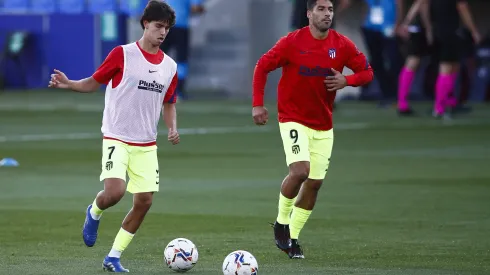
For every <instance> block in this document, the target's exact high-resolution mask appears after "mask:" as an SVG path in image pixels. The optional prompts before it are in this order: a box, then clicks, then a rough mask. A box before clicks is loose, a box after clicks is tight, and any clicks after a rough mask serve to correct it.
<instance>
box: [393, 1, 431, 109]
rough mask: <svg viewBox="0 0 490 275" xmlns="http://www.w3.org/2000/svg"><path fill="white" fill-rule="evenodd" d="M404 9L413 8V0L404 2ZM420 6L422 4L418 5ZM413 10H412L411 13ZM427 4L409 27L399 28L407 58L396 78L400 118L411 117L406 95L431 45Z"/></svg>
mask: <svg viewBox="0 0 490 275" xmlns="http://www.w3.org/2000/svg"><path fill="white" fill-rule="evenodd" d="M403 2H404V3H403V4H404V8H405V9H406V10H407V11H408V10H409V9H410V7H412V6H413V4H414V2H415V1H413V0H404V1H403ZM420 4H422V3H420ZM413 11H414V10H412V12H413ZM429 20H430V19H429V7H428V3H424V6H423V7H421V9H420V15H417V16H415V17H414V21H413V22H411V23H410V25H406V26H405V25H403V24H402V26H401V27H400V28H399V35H400V36H401V37H402V38H404V40H406V43H407V58H406V59H405V65H404V67H403V69H402V70H401V72H400V75H399V77H398V108H397V109H398V114H400V115H402V116H409V115H413V114H414V112H413V109H412V108H411V107H410V105H409V102H408V95H409V93H410V89H411V88H412V82H413V80H414V78H415V73H416V72H417V70H418V69H419V66H420V61H421V59H422V57H424V56H426V55H429V52H430V46H431V45H432V43H433V34H432V27H431V26H430V21H429Z"/></svg>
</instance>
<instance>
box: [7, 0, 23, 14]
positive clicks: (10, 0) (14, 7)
mask: <svg viewBox="0 0 490 275" xmlns="http://www.w3.org/2000/svg"><path fill="white" fill-rule="evenodd" d="M1 3H2V2H1V1H0V4H1ZM28 8H29V0H3V7H2V10H3V11H8V12H13V11H27V9H28Z"/></svg>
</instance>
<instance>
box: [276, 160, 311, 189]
mask: <svg viewBox="0 0 490 275" xmlns="http://www.w3.org/2000/svg"><path fill="white" fill-rule="evenodd" d="M309 173H310V163H309V162H307V161H299V162H295V163H292V164H291V165H289V174H288V175H287V177H286V178H285V179H284V181H283V182H282V185H281V194H283V195H284V196H285V197H287V198H295V197H296V196H297V195H298V192H299V190H300V188H301V185H302V184H303V182H304V181H305V180H306V179H307V178H308V175H309Z"/></svg>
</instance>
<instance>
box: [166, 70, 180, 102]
mask: <svg viewBox="0 0 490 275" xmlns="http://www.w3.org/2000/svg"><path fill="white" fill-rule="evenodd" d="M178 79H179V77H178V76H177V72H175V75H174V77H173V78H172V82H170V86H169V87H168V89H167V93H166V94H165V97H164V99H163V103H172V104H173V103H175V102H177V92H176V90H177V82H178V81H179V80H178Z"/></svg>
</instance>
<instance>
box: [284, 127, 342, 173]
mask: <svg viewBox="0 0 490 275" xmlns="http://www.w3.org/2000/svg"><path fill="white" fill-rule="evenodd" d="M279 129H280V131H281V138H282V143H283V145H284V152H285V154H286V163H287V165H288V166H289V165H291V164H292V163H295V162H298V161H308V162H310V175H309V177H308V178H310V179H314V180H323V179H324V178H325V175H326V174H327V170H328V166H329V164H330V156H331V155H332V148H333V130H328V131H318V130H314V129H311V128H308V127H306V126H304V125H301V124H299V123H296V122H284V123H279Z"/></svg>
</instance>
